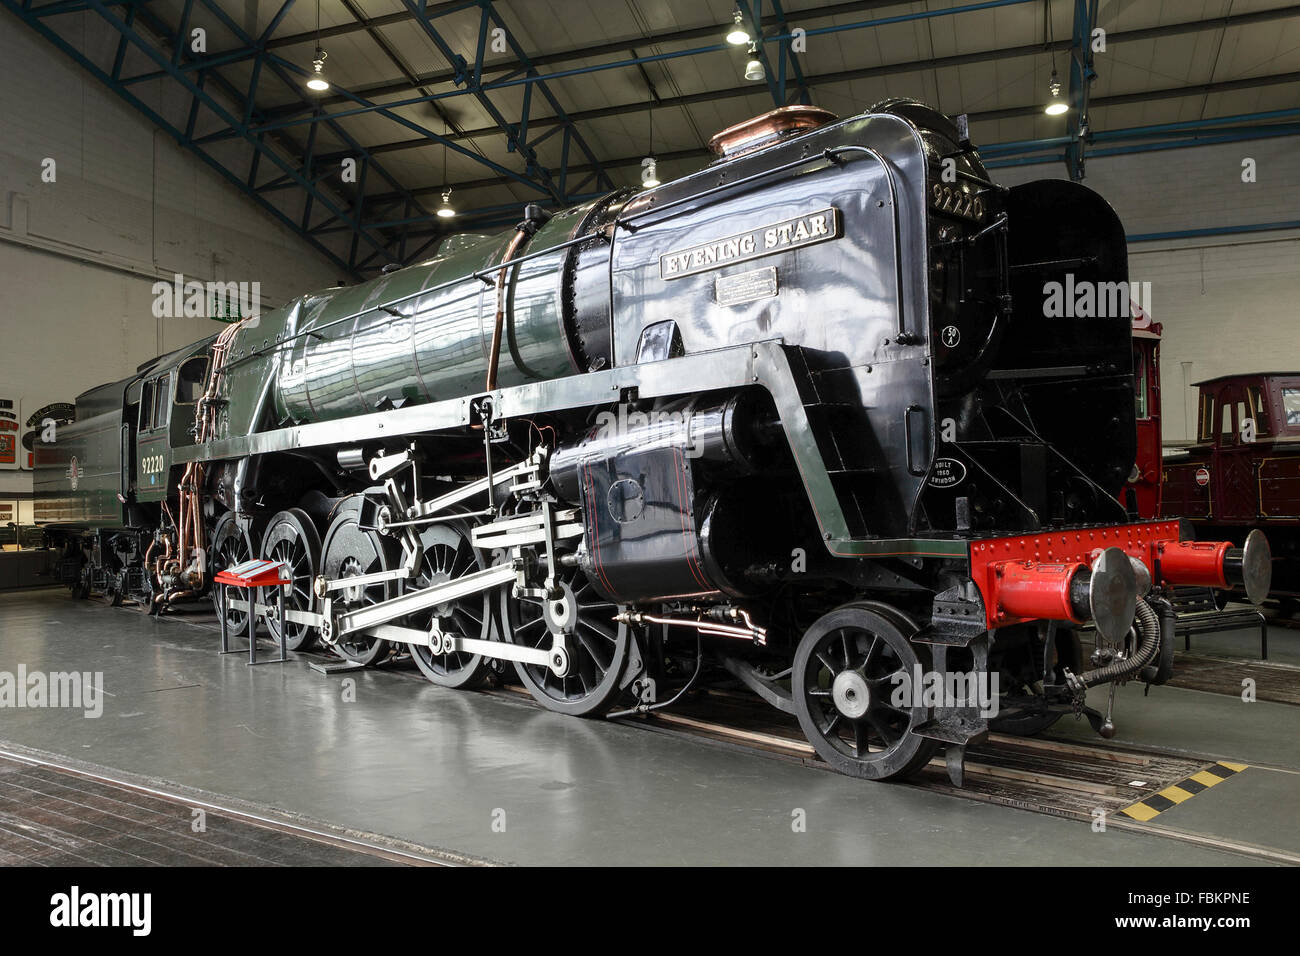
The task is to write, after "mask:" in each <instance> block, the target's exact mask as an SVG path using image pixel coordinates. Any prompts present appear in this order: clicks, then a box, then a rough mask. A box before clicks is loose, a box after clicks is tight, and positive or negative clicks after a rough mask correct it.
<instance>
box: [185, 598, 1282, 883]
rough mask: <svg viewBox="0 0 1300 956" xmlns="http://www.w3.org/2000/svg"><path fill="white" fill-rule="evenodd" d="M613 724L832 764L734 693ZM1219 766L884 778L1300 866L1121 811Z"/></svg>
mask: <svg viewBox="0 0 1300 956" xmlns="http://www.w3.org/2000/svg"><path fill="white" fill-rule="evenodd" d="M168 619H170V620H183V621H184V622H185V623H188V624H191V625H194V626H198V627H202V628H210V629H212V630H215V629H216V621H215V618H213V617H212V616H211V615H210V614H208V615H206V617H204V616H201V615H185V617H184V618H178V617H175V618H173V617H164V618H163V620H168ZM296 656H297V657H301V658H303V659H306V660H307V661H309V662H315V663H323V662H327V661H329V662H336V661H337V660H338V659H337V658H335V657H333V656H331V655H326V654H322V653H320V652H318V651H314V652H307V653H303V652H296ZM379 669H380V670H382V671H383V672H385V673H387V674H389V675H391V676H393V677H395V678H398V679H407V680H414V681H419V682H421V683H423V682H424V678H423V676H421V675H420V674H419V673H418V672H417V671H416V670H415V669H414V668H413V667H410V668H407V667H405V666H403V664H402V662H401V659H397V660H390V661H389V662H386V663H384V664H382V665H380V666H379ZM1287 671H1288V676H1295V677H1296V683H1300V669H1295V668H1287ZM467 693H476V694H482V695H484V696H491V697H498V698H503V699H508V700H511V701H515V702H517V703H522V704H523V705H525V706H530V707H535V708H538V709H541V705H540V704H538V703H537V702H536V701H535V700H534V699H533V698H532V696H531V695H530V694H528V692H527V691H526V690H524V688H522V687H520V686H517V685H514V684H509V683H507V684H501V685H497V686H491V687H487V688H483V689H480V690H475V691H467ZM1068 719H1069V718H1068V717H1065V718H1062V720H1068ZM613 722H614V723H617V724H620V725H622V726H626V727H634V728H638V729H641V730H645V731H648V732H651V733H659V734H665V735H669V736H674V737H679V738H683V739H689V740H692V741H695V742H697V743H704V744H706V745H710V746H717V747H724V748H728V749H733V750H742V751H746V752H749V753H753V754H756V755H759V756H762V757H765V758H768V759H774V760H780V761H784V762H787V763H795V764H799V765H801V766H804V767H808V768H810V769H814V770H825V771H829V772H832V773H833V772H834V771H833V770H832V768H831V767H830V766H829V765H827V764H826V763H825V762H824V761H823V760H822V759H821V758H820V757H819V756H818V755H817V753H816V752H815V750H814V749H813V747H812V745H811V744H809V743H808V741H807V740H806V739H805V738H804V736H803V733H802V731H801V730H800V728H799V725H798V722H797V720H796V719H795V718H794V717H793V716H791V715H787V714H783V713H781V712H780V711H777V710H774V709H773V708H771V707H769V706H768V705H766V704H764V703H762V702H761V701H758V700H757V699H756V698H754V697H753V696H752V695H750V694H748V693H745V692H743V691H732V690H726V689H721V690H720V689H708V690H701V691H697V692H695V693H694V694H693V695H691V696H690V697H688V698H687V699H685V700H682V701H680V702H679V703H677V704H675V705H674V706H673V708H672V709H671V710H665V711H656V712H654V713H652V714H649V715H637V716H630V717H622V718H617V719H615V720H614V721H613ZM1225 765H1226V766H1240V765H1236V764H1230V763H1229V764H1225V763H1224V758H1222V757H1219V756H1215V755H1211V754H1201V753H1191V752H1185V751H1169V750H1161V749H1157V748H1150V747H1134V746H1131V745H1127V744H1123V745H1121V744H1112V743H1105V742H1102V741H1100V740H1098V741H1095V742H1081V741H1078V740H1071V739H1066V738H1062V737H1060V736H1053V735H1050V733H1049V734H1048V735H1045V736H1038V737H1015V736H1010V735H1004V734H990V735H989V739H988V740H987V741H986V742H985V743H983V744H981V745H979V746H974V747H971V748H970V749H969V750H968V752H967V759H966V769H965V781H964V785H963V786H962V787H956V786H953V784H952V783H951V782H950V780H949V778H948V775H947V770H946V767H945V764H944V761H943V758H942V756H940V757H936V758H935V759H933V760H932V761H931V762H930V763H929V765H927V766H926V767H925V768H923V769H922V770H921V772H920V773H919V774H918V775H917V776H916V777H914V778H912V779H911V780H909V781H906V782H904V783H899V784H892V785H893V786H905V787H911V788H915V789H920V790H927V791H930V792H934V793H943V794H946V795H949V796H952V797H956V798H958V799H963V800H975V801H979V802H984V803H991V804H996V805H999V806H1006V807H1012V808H1015V809H1019V810H1026V811H1029V812H1033V813H1042V814H1048V815H1051V816H1056V817H1061V818H1065V819H1071V820H1077V821H1082V822H1087V823H1089V824H1090V825H1091V824H1093V823H1094V822H1095V821H1097V820H1098V819H1099V818H1100V819H1102V820H1104V823H1105V826H1106V828H1107V829H1116V830H1130V831H1135V832H1141V833H1147V834H1150V835H1155V836H1160V837H1163V838H1166V839H1171V840H1177V841H1180V842H1184V843H1189V844H1194V845H1198V846H1203V847H1208V848H1212V849H1218V850H1223V851H1227V852H1231V853H1235V854H1238V855H1241V856H1244V857H1249V858H1252V859H1256V860H1260V861H1264V862H1269V863H1277V864H1290V865H1297V864H1300V854H1298V853H1295V852H1292V851H1289V850H1284V849H1280V848H1275V847H1266V846H1259V845H1256V844H1252V843H1246V842H1242V841H1236V840H1230V839H1224V838H1222V837H1216V836H1209V835H1206V834H1201V833H1196V832H1194V831H1190V830H1183V829H1180V828H1177V827H1171V826H1167V825H1164V824H1160V823H1154V822H1151V821H1149V820H1148V821H1145V822H1144V821H1140V820H1138V819H1134V818H1132V817H1130V816H1128V815H1126V814H1125V812H1124V811H1125V810H1126V809H1129V808H1132V807H1134V806H1135V805H1137V804H1140V803H1141V802H1142V801H1143V800H1146V799H1148V798H1151V797H1153V796H1154V795H1157V794H1159V793H1160V792H1161V791H1164V790H1167V788H1169V787H1173V786H1177V785H1178V784H1179V783H1180V782H1185V781H1187V780H1188V779H1189V778H1193V777H1194V776H1195V775H1197V774H1204V773H1206V772H1207V770H1208V769H1211V768H1215V767H1222V766H1225ZM1255 766H1256V767H1258V766H1259V765H1258V764H1256V765H1255ZM1262 769H1269V770H1274V771H1278V772H1284V773H1294V774H1297V775H1300V771H1297V770H1294V769H1290V768H1283V767H1269V768H1262ZM864 785H868V784H864Z"/></svg>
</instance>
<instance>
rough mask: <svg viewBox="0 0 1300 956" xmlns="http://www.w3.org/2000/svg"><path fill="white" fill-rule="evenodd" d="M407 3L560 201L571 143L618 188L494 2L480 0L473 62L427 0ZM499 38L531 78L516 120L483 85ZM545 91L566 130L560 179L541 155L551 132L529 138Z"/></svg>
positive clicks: (532, 172)
mask: <svg viewBox="0 0 1300 956" xmlns="http://www.w3.org/2000/svg"><path fill="white" fill-rule="evenodd" d="M401 2H402V5H403V6H404V7H405V8H406V9H407V11H408V12H410V13H411V14H412V15H414V17H415V23H416V25H417V26H418V27H419V28H420V29H421V30H422V31H423V32H424V34H425V36H427V37H428V38H429V40H430V41H431V42H432V43H433V45H434V46H435V47H437V49H438V52H439V53H441V54H442V56H443V58H444V59H445V60H446V61H447V62H448V63H449V64H450V65H451V66H452V68H453V69H454V70H455V71H456V75H455V78H454V82H455V83H456V85H457V86H459V87H461V88H462V89H461V91H460V92H462V93H466V94H469V95H472V96H473V97H474V99H475V100H477V101H478V104H479V106H481V107H482V108H483V110H484V111H485V112H486V113H487V114H488V115H489V116H490V117H491V118H492V120H493V122H494V123H496V125H497V127H498V129H499V130H500V131H501V133H503V134H504V135H505V137H506V149H507V150H509V151H511V152H518V153H519V155H520V158H522V159H523V161H524V164H525V171H526V173H527V174H528V175H529V177H530V178H532V177H536V178H537V179H538V180H540V181H541V183H542V184H543V186H545V188H546V190H547V192H548V193H549V194H550V195H551V197H552V198H553V199H555V200H556V201H557V202H560V203H564V202H566V201H567V199H566V196H567V190H568V183H567V182H566V179H567V177H566V174H565V166H567V159H568V152H569V147H570V146H571V145H572V146H577V147H578V149H579V150H581V152H582V154H583V155H584V156H586V157H587V160H588V162H590V163H591V164H592V165H593V166H594V167H595V179H596V181H597V182H598V183H600V184H601V185H603V186H606V187H607V188H609V189H612V188H614V184H613V181H612V180H610V178H609V176H607V175H606V174H605V172H604V170H603V169H601V166H600V161H599V160H598V159H597V158H596V154H595V153H593V152H592V150H591V147H590V146H588V145H587V142H586V140H584V139H583V138H582V134H581V133H580V132H578V129H577V127H576V126H575V125H574V124H573V121H572V120H570V119H569V117H568V114H567V113H566V112H565V110H564V107H563V106H561V105H560V101H559V100H558V99H556V97H555V94H554V93H553V92H552V91H551V88H550V87H549V86H548V85H547V83H546V78H545V77H543V76H541V75H540V74H539V73H538V72H537V69H536V68H535V67H534V66H533V65H532V62H531V61H530V60H529V58H528V55H527V54H526V53H525V52H524V50H523V47H521V46H520V45H519V43H518V41H516V40H515V38H514V36H513V35H512V34H511V32H510V30H509V28H508V27H507V26H506V24H505V21H504V20H502V19H501V15H500V14H499V13H497V11H496V8H495V7H493V6H492V0H478V8H479V32H478V45H477V48H476V51H475V55H474V63H473V64H472V65H471V64H470V63H468V62H467V61H466V60H465V58H464V57H463V56H461V55H460V54H459V53H457V52H456V51H455V50H454V49H453V48H452V46H451V44H449V43H448V42H447V40H446V39H445V38H444V37H443V36H442V34H441V33H440V32H439V30H438V29H437V27H435V26H434V24H433V20H432V18H430V17H429V16H428V15H427V13H426V0H401ZM492 37H499V38H501V39H503V40H504V41H505V44H506V47H507V48H508V49H509V51H510V53H511V54H512V55H513V56H514V57H515V59H516V61H517V62H518V64H519V67H518V70H517V72H520V73H523V74H524V75H525V77H526V79H527V80H528V81H529V82H528V83H527V84H526V85H525V86H524V101H523V106H522V109H521V110H520V119H519V122H518V123H511V122H510V121H509V120H507V119H506V117H505V116H504V114H502V112H501V110H500V109H498V108H497V106H496V104H494V103H493V102H492V100H491V98H490V97H489V96H488V93H487V91H486V90H485V89H484V84H483V68H484V56H485V55H486V53H487V50H488V43H489V39H490V38H492ZM534 89H536V91H537V92H538V93H539V94H541V96H542V98H543V99H545V100H546V103H547V105H548V106H550V108H551V110H552V115H553V117H554V118H555V119H556V120H557V121H558V123H559V125H560V126H561V127H562V129H563V133H564V141H563V145H562V154H563V156H564V160H565V161H564V162H562V163H561V169H560V178H559V181H558V182H557V181H556V179H555V177H554V176H552V174H551V172H550V170H548V169H547V168H546V167H545V165H543V164H542V163H541V162H540V161H539V160H538V157H537V150H536V146H537V144H538V143H540V142H541V140H542V139H544V138H546V137H547V136H549V135H550V134H543V135H542V136H540V137H538V138H537V139H535V140H533V141H532V142H530V141H529V139H528V119H529V113H530V112H531V110H532V93H533V90H534Z"/></svg>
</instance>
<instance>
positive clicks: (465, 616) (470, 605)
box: [406, 521, 492, 688]
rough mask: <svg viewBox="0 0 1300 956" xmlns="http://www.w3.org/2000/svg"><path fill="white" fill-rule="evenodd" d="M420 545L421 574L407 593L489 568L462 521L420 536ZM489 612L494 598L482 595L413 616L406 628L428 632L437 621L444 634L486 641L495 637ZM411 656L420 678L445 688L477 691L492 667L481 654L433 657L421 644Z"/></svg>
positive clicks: (413, 647) (438, 526)
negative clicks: (418, 670) (477, 687)
mask: <svg viewBox="0 0 1300 956" xmlns="http://www.w3.org/2000/svg"><path fill="white" fill-rule="evenodd" d="M420 544H421V545H423V546H424V554H423V555H422V556H421V558H420V569H419V573H418V574H417V576H416V578H415V580H414V581H410V582H408V583H407V585H406V586H407V588H408V589H413V590H420V589H423V588H427V587H431V586H433V585H435V584H445V583H446V582H448V581H452V580H455V579H456V578H459V577H462V576H463V575H466V574H472V573H473V572H475V571H481V570H483V569H484V568H485V567H487V564H486V563H485V560H484V557H483V553H482V552H481V551H479V550H477V549H476V548H475V547H474V546H473V544H471V542H470V537H469V527H468V526H467V525H465V524H463V523H462V522H459V521H449V522H445V523H441V524H434V525H430V526H429V527H427V528H425V529H424V530H423V531H421V532H420ZM490 609H491V593H490V592H488V591H484V592H482V593H481V594H472V595H470V596H469V597H465V598H461V599H460V600H457V601H447V602H446V603H443V604H438V605H435V606H434V607H432V608H430V609H429V610H425V611H420V612H419V613H418V614H413V615H411V617H410V618H409V619H408V620H407V622H406V626H407V627H414V628H418V629H420V630H422V631H426V632H428V631H429V630H430V628H431V627H432V625H433V622H434V621H435V620H436V621H437V623H438V628H439V629H440V630H441V631H442V633H443V634H445V635H448V636H450V637H464V638H471V639H474V640H483V641H486V640H490V639H491V636H492V617H491V613H490ZM411 657H412V658H414V660H415V665H416V666H417V667H418V668H420V673H421V674H423V675H424V676H425V677H427V678H428V679H429V680H431V681H433V683H435V684H439V685H441V686H442V687H461V688H469V687H476V686H478V685H480V684H482V683H483V680H484V678H486V677H487V672H488V667H489V663H488V660H487V658H485V657H484V656H483V655H482V654H469V653H466V652H464V651H450V652H447V653H443V654H435V653H434V652H433V649H432V648H431V647H428V646H421V645H419V644H412V645H411Z"/></svg>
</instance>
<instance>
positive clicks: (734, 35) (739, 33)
mask: <svg viewBox="0 0 1300 956" xmlns="http://www.w3.org/2000/svg"><path fill="white" fill-rule="evenodd" d="M731 16H732V17H733V19H734V20H735V22H734V23H732V25H731V32H729V33H728V34H727V42H728V43H730V44H731V45H732V46H744V45H745V44H746V43H748V42H749V31H748V30H746V29H745V28H744V27H743V26H741V24H740V9H739V8H737V9H736V11H735V13H733V14H732V15H731Z"/></svg>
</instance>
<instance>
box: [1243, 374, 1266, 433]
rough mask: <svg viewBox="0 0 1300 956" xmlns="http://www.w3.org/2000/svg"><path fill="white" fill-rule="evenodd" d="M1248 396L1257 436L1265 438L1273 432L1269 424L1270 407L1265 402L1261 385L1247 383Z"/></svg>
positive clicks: (1250, 413)
mask: <svg viewBox="0 0 1300 956" xmlns="http://www.w3.org/2000/svg"><path fill="white" fill-rule="evenodd" d="M1246 397H1247V399H1248V400H1249V401H1248V403H1247V404H1248V405H1249V406H1250V411H1249V412H1248V414H1249V415H1250V417H1252V418H1253V419H1255V437H1257V438H1263V437H1265V436H1267V435H1270V434H1272V432H1270V430H1269V425H1268V407H1267V406H1266V405H1265V404H1264V394H1263V392H1261V391H1260V388H1259V386H1258V385H1247V386H1246Z"/></svg>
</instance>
